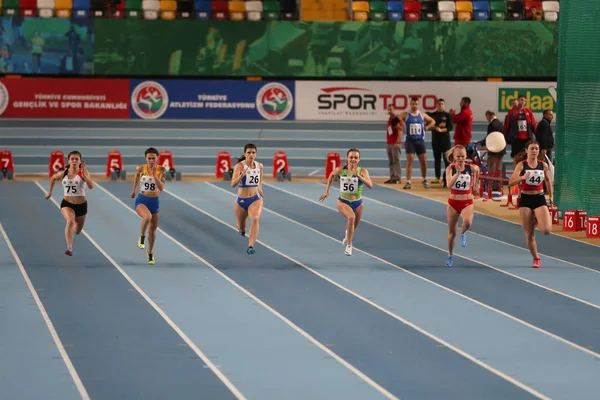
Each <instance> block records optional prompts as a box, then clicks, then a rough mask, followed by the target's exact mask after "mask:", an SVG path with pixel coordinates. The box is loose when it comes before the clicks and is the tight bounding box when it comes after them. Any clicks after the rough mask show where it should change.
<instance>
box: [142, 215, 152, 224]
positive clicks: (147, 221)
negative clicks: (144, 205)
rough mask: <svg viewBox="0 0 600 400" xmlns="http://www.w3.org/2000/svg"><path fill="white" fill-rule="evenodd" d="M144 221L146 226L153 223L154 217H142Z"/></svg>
mask: <svg viewBox="0 0 600 400" xmlns="http://www.w3.org/2000/svg"><path fill="white" fill-rule="evenodd" d="M142 221H143V222H144V223H145V224H149V223H151V222H152V215H144V216H143V217H142Z"/></svg>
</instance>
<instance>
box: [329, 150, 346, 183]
mask: <svg viewBox="0 0 600 400" xmlns="http://www.w3.org/2000/svg"><path fill="white" fill-rule="evenodd" d="M341 164H342V158H341V156H340V153H334V152H330V153H327V160H326V161H325V179H329V175H331V173H332V172H333V171H334V170H335V169H336V168H337V167H339V166H340V165H341Z"/></svg>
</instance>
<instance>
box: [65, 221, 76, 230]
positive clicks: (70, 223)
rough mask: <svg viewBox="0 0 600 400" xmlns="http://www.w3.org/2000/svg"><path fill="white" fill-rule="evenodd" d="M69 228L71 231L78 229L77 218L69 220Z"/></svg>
mask: <svg viewBox="0 0 600 400" xmlns="http://www.w3.org/2000/svg"><path fill="white" fill-rule="evenodd" d="M67 227H69V229H73V230H75V228H76V227H77V223H76V222H75V218H73V219H68V220H67Z"/></svg>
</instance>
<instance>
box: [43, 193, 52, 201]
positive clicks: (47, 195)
mask: <svg viewBox="0 0 600 400" xmlns="http://www.w3.org/2000/svg"><path fill="white" fill-rule="evenodd" d="M50 197H52V193H50V192H48V193H47V194H46V196H44V198H45V199H46V200H48V199H50Z"/></svg>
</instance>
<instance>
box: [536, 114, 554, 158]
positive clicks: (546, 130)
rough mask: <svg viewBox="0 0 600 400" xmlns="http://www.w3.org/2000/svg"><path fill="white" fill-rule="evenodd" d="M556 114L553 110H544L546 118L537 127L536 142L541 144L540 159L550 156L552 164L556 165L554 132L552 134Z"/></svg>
mask: <svg viewBox="0 0 600 400" xmlns="http://www.w3.org/2000/svg"><path fill="white" fill-rule="evenodd" d="M553 118H554V113H553V112H552V110H544V117H543V118H542V120H541V121H540V123H539V124H538V126H537V131H536V132H535V140H537V142H538V143H539V144H540V158H544V156H545V155H547V156H548V158H549V159H550V162H552V163H554V157H553V156H552V150H553V149H554V132H552V126H550V124H551V123H552V119H553Z"/></svg>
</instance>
